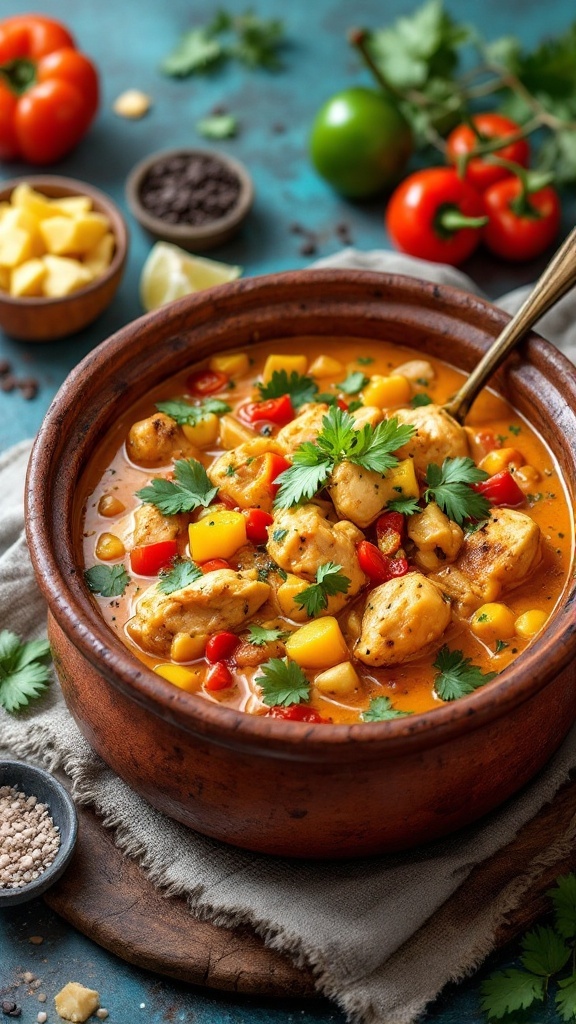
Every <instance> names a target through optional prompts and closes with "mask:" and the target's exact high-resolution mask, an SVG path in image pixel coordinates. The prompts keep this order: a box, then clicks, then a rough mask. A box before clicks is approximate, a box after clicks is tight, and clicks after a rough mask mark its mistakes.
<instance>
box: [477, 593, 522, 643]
mask: <svg viewBox="0 0 576 1024" xmlns="http://www.w3.org/2000/svg"><path fill="white" fill-rule="evenodd" d="M515 619H516V616H515V615H514V612H513V611H512V610H511V609H510V608H508V606H507V605H505V604H498V603H497V602H495V601H494V602H488V603H487V604H483V605H481V606H480V608H478V609H477V611H475V612H474V615H473V616H472V619H471V622H470V629H471V630H472V632H473V633H474V635H475V636H477V637H478V639H479V640H483V641H484V643H487V644H489V643H493V642H494V641H495V640H508V639H509V638H510V637H511V636H514V633H515V628H514V622H515Z"/></svg>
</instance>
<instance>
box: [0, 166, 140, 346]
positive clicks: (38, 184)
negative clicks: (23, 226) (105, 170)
mask: <svg viewBox="0 0 576 1024" xmlns="http://www.w3.org/2000/svg"><path fill="white" fill-rule="evenodd" d="M22 182H27V183H28V184H29V185H31V186H32V188H33V189H35V190H36V191H37V192H41V193H42V194H43V195H45V196H48V197H49V198H50V199H55V198H58V199H59V198H61V197H62V196H88V197H89V198H90V199H91V200H92V208H93V209H94V210H97V211H98V212H99V213H105V214H106V216H107V217H108V219H109V221H110V224H111V228H112V232H113V234H114V238H115V243H116V244H115V250H114V255H113V257H112V261H111V263H110V266H109V267H108V268H107V270H106V271H105V272H104V273H103V274H102V275H101V276H100V277H97V278H95V279H94V280H93V281H91V282H90V283H89V284H88V285H86V287H84V288H79V289H78V291H75V292H72V293H71V294H70V295H66V296H64V297H63V298H56V299H51V298H43V297H38V298H36V297H30V298H13V297H12V296H10V295H9V294H8V293H7V292H5V291H3V290H1V291H0V327H2V328H3V330H4V331H5V332H6V334H9V335H10V336H11V337H13V338H20V339H21V340H23V341H54V340H55V339H56V338H65V337H67V336H68V335H70V334H75V333H76V332H77V331H81V330H83V328H84V327H87V326H88V324H91V323H92V322H93V321H94V320H96V319H97V317H99V316H100V314H101V313H103V312H104V310H105V309H106V308H107V307H108V306H109V305H110V303H111V302H112V299H113V298H114V295H115V294H116V291H117V289H118V286H119V284H120V281H121V280H122V275H123V273H124V266H125V263H126V256H127V253H128V229H127V227H126V222H125V220H124V217H123V215H122V213H121V212H120V210H119V208H118V207H117V206H116V204H115V203H114V202H113V201H112V199H110V198H109V196H107V195H105V194H104V193H103V192H101V191H100V190H99V189H97V188H93V186H92V185H88V184H87V183H86V182H84V181H76V180H75V179H74V178H61V177H58V176H57V175H53V174H44V175H30V176H26V177H23V178H12V179H11V180H10V181H4V182H2V184H1V186H0V202H3V201H6V200H8V199H9V198H10V196H11V195H12V191H13V189H14V188H15V187H16V185H19V184H21V183H22Z"/></svg>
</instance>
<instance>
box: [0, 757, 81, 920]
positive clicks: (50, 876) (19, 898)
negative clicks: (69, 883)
mask: <svg viewBox="0 0 576 1024" xmlns="http://www.w3.org/2000/svg"><path fill="white" fill-rule="evenodd" d="M0 786H13V787H14V789H16V790H18V791H19V792H20V793H26V796H36V797H38V800H39V801H40V802H41V803H43V804H46V805H47V806H48V810H49V812H50V817H51V818H52V820H53V822H54V824H55V825H57V826H58V828H59V830H60V849H59V850H58V853H57V854H56V856H55V858H54V860H53V861H52V863H51V865H50V867H48V868H46V870H45V871H43V872H42V874H41V875H39V876H38V878H36V879H35V880H34V881H33V882H28V883H27V884H26V885H22V886H20V887H19V888H18V889H0V909H1V908H2V907H13V906H15V905H16V904H17V903H27V902H28V900H33V899H35V898H36V897H37V896H41V895H42V893H43V892H46V890H47V889H49V888H50V886H51V885H53V884H54V882H56V881H57V880H58V879H59V878H60V876H61V875H62V874H63V873H64V871H65V870H66V868H67V867H68V864H69V863H70V860H71V858H72V854H73V853H74V847H75V845H76V839H77V836H78V815H77V813H76V808H75V806H74V801H73V800H72V798H71V797H70V795H69V794H68V792H67V791H66V790H65V789H64V786H63V785H62V783H61V782H58V780H57V779H55V778H54V776H53V775H51V774H50V772H46V771H44V769H43V768H35V767H34V766H33V765H31V764H25V763H24V762H23V761H0Z"/></svg>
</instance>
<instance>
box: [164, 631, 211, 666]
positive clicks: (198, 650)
mask: <svg viewBox="0 0 576 1024" xmlns="http://www.w3.org/2000/svg"><path fill="white" fill-rule="evenodd" d="M207 639H208V637H207V636H205V635H204V634H201V635H198V636H190V635H189V634H188V633H176V636H175V637H174V639H173V641H172V643H171V644H170V657H171V658H172V661H195V660H196V658H201V657H202V655H203V654H204V651H205V649H206V641H207Z"/></svg>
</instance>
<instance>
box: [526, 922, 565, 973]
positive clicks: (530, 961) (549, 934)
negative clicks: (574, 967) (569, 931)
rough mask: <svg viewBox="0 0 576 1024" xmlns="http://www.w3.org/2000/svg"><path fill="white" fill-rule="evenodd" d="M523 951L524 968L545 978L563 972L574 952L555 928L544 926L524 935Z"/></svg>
mask: <svg viewBox="0 0 576 1024" xmlns="http://www.w3.org/2000/svg"><path fill="white" fill-rule="evenodd" d="M522 949H523V954H522V957H521V963H522V966H523V967H524V968H525V969H526V970H527V971H531V973H532V974H539V975H542V977H544V978H549V977H550V976H551V975H552V974H556V973H557V971H561V970H562V968H563V967H564V965H565V964H566V963H568V960H569V959H570V954H571V952H572V951H571V949H570V947H569V946H567V945H566V943H565V942H564V941H563V939H562V937H561V936H560V935H558V933H557V932H556V931H555V930H554V928H549V927H543V926H542V925H538V926H537V927H536V928H534V929H533V930H532V931H530V932H527V933H526V934H525V935H524V937H523V939H522Z"/></svg>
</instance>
